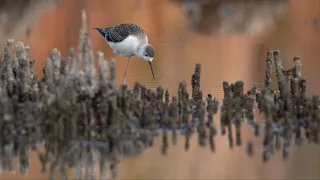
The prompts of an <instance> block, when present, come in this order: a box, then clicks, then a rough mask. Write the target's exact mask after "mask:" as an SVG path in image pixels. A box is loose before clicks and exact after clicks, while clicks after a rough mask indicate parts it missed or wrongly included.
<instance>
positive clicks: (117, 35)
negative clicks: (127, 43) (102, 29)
mask: <svg viewBox="0 0 320 180" xmlns="http://www.w3.org/2000/svg"><path fill="white" fill-rule="evenodd" d="M129 35H134V36H145V31H144V30H143V29H142V28H141V27H139V26H137V25H135V24H118V25H116V26H114V27H112V28H106V37H105V38H106V40H107V41H109V42H114V43H116V42H121V41H123V40H124V39H125V38H126V37H128V36H129Z"/></svg>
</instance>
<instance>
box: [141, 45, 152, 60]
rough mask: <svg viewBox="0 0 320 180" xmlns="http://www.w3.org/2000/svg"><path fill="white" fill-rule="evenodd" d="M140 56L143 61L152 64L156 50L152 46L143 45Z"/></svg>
mask: <svg viewBox="0 0 320 180" xmlns="http://www.w3.org/2000/svg"><path fill="white" fill-rule="evenodd" d="M138 56H139V57H140V58H142V59H143V60H146V61H148V62H149V61H150V62H152V60H153V58H154V56H155V50H154V48H153V47H152V45H151V44H143V45H142V46H141V47H140V48H139V50H138Z"/></svg>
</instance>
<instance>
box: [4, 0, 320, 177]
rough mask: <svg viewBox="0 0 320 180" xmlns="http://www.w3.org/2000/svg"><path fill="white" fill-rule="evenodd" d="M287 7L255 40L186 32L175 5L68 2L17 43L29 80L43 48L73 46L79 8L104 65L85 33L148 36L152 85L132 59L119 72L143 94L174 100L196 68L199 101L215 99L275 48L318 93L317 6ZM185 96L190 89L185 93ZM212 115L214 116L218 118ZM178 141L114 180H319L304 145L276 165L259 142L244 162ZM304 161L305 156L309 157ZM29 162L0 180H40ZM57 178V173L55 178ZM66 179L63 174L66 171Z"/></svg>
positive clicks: (254, 74)
mask: <svg viewBox="0 0 320 180" xmlns="http://www.w3.org/2000/svg"><path fill="white" fill-rule="evenodd" d="M301 2H302V1H300V0H293V1H290V3H289V7H288V9H287V10H288V12H287V13H286V14H285V15H283V16H282V17H281V18H280V19H277V20H275V21H274V24H275V27H273V28H270V29H266V30H265V31H261V32H259V33H257V34H255V35H250V36H249V35H244V34H235V33H232V34H227V35H221V36H218V35H208V34H200V33H198V32H195V31H191V30H190V28H189V27H190V19H189V18H188V17H187V16H186V13H185V12H184V11H183V8H182V6H181V5H179V4H177V3H173V2H172V1H170V0H161V1H151V0H140V1H139V0H138V1H135V0H93V1H90V0H81V1H80V0H68V1H61V3H60V4H59V5H58V7H56V8H55V9H52V10H50V11H49V10H39V12H38V15H37V18H36V20H35V22H33V24H31V26H30V31H31V35H30V36H28V37H21V35H17V37H16V38H17V39H19V38H20V39H21V40H23V41H24V42H25V43H26V44H27V45H29V46H30V47H31V51H30V57H31V58H32V59H35V60H36V67H37V73H38V74H39V75H41V73H42V67H43V65H44V63H45V59H46V57H47V55H48V53H49V51H50V49H51V48H53V47H57V48H58V49H60V50H61V52H62V54H64V55H66V54H67V52H68V48H69V47H75V46H76V45H77V40H78V32H79V28H80V25H81V19H80V12H81V9H83V8H84V9H85V10H86V12H87V16H88V28H89V36H90V38H91V42H92V46H93V48H94V50H95V51H97V50H101V51H103V52H104V53H105V56H106V58H107V59H108V58H110V57H111V56H112V51H111V49H110V48H109V47H108V45H107V44H106V42H105V41H104V40H103V38H102V37H101V35H100V34H99V33H98V32H96V31H95V30H91V28H92V27H107V26H111V25H114V24H118V23H136V24H138V25H139V26H141V27H143V28H144V29H145V31H146V32H147V34H148V36H149V43H151V44H152V45H153V46H154V47H155V49H156V58H155V60H154V62H153V66H154V71H155V74H156V80H155V81H154V80H153V79H152V75H151V72H150V69H149V66H148V64H147V63H146V62H144V61H142V60H140V59H138V58H134V59H133V60H132V61H131V63H130V66H129V68H128V72H127V83H128V85H129V86H132V85H133V83H134V82H136V81H139V82H140V83H142V84H145V85H147V86H148V87H151V88H154V87H157V86H162V87H164V88H168V89H169V93H170V94H171V95H176V91H177V87H178V83H179V82H180V81H186V82H187V83H188V84H189V87H190V78H191V75H192V72H193V70H194V64H195V63H201V64H202V72H201V88H202V90H203V93H204V94H207V93H212V94H213V96H215V97H217V98H221V97H222V93H223V91H222V81H223V80H227V81H230V82H232V81H236V80H243V81H244V82H245V89H248V88H250V87H252V86H253V85H255V86H257V87H261V86H262V83H263V71H264V59H265V55H266V51H267V50H270V49H271V50H272V49H280V50H281V55H282V57H283V65H284V66H285V67H286V68H289V67H290V66H291V63H292V58H293V56H296V55H298V56H301V57H302V61H303V71H302V73H303V76H305V77H306V79H307V81H308V86H309V92H312V93H314V92H318V93H319V92H320V86H319V85H318V83H317V77H316V75H318V73H319V71H317V67H319V63H320V61H318V60H317V57H320V52H319V51H318V48H319V46H320V41H319V39H320V36H319V29H317V28H319V27H317V26H315V25H314V23H308V22H314V20H316V19H317V18H320V16H319V10H320V6H319V4H320V3H319V1H318V0H308V1H303V2H304V3H301ZM116 60H117V82H118V84H119V83H120V82H121V80H122V76H123V72H124V69H125V66H126V63H127V58H126V57H121V56H119V55H117V56H116ZM189 90H190V88H189ZM218 118H219V115H216V116H215V119H218ZM250 138H253V136H252V133H251V131H248V133H244V135H243V140H244V142H246V141H247V140H249V139H250ZM183 142H184V139H183V138H179V140H178V145H177V146H176V147H172V146H170V148H169V153H168V155H167V156H162V155H161V154H160V143H161V140H160V139H157V140H156V143H155V147H154V148H152V149H149V150H147V151H146V152H145V153H144V154H143V155H141V156H139V157H135V158H129V159H125V160H122V161H121V164H120V170H119V179H128V178H131V179H192V178H194V179H222V178H223V179H226V178H230V179H231V178H232V179H236V178H239V179H249V178H250V179H257V178H259V179H293V178H295V179H311V178H312V179H319V178H320V171H319V168H320V153H319V152H320V149H319V146H313V145H305V146H303V147H301V148H293V149H292V151H291V152H290V157H289V159H288V160H287V161H285V162H283V161H282V158H281V153H278V154H276V155H274V156H273V157H272V159H271V161H270V162H269V163H267V164H264V163H263V162H262V161H261V156H260V154H261V152H262V149H261V146H260V145H261V144H260V142H261V140H260V139H253V142H254V144H255V152H256V154H255V156H254V157H253V158H249V157H247V155H246V153H245V149H244V147H235V148H234V149H232V150H230V149H229V148H228V142H227V137H222V136H218V137H217V138H216V143H217V152H216V153H214V154H212V153H211V152H210V150H209V148H199V147H198V146H197V140H196V136H194V137H193V138H192V140H191V145H194V146H191V149H190V150H189V152H185V151H184V143H183ZM311 155H312V156H311ZM39 172H40V163H39V162H38V158H37V155H36V154H35V153H32V154H31V167H30V169H29V172H28V174H27V175H26V176H20V175H19V173H18V172H17V173H15V174H10V173H9V172H6V171H3V172H2V174H1V176H0V178H1V179H17V178H19V179H20V178H21V179H46V178H47V177H48V174H40V173H39ZM57 174H58V173H57ZM68 174H69V175H70V177H72V175H71V174H72V172H71V170H70V171H68Z"/></svg>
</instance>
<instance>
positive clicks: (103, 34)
mask: <svg viewBox="0 0 320 180" xmlns="http://www.w3.org/2000/svg"><path fill="white" fill-rule="evenodd" d="M92 29H96V30H98V31H99V33H100V34H101V35H102V36H103V37H106V31H105V28H92Z"/></svg>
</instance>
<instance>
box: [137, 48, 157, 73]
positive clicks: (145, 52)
mask: <svg viewBox="0 0 320 180" xmlns="http://www.w3.org/2000/svg"><path fill="white" fill-rule="evenodd" d="M137 56H139V57H140V58H141V59H143V60H145V61H147V62H148V63H149V66H150V69H151V72H152V75H153V79H155V76H154V73H153V68H152V61H153V58H154V56H155V50H154V48H153V47H152V45H151V44H143V45H142V46H140V48H139V49H138V54H137Z"/></svg>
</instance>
